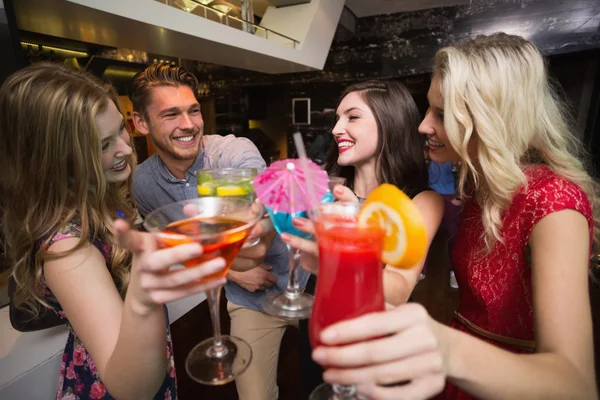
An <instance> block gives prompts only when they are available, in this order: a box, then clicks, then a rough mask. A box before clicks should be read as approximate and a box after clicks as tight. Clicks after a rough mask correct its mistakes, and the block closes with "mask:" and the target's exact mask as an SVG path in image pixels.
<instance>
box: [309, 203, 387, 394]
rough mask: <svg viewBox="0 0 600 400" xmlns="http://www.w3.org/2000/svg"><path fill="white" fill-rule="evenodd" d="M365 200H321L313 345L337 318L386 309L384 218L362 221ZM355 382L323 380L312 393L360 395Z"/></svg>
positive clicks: (337, 320)
mask: <svg viewBox="0 0 600 400" xmlns="http://www.w3.org/2000/svg"><path fill="white" fill-rule="evenodd" d="M359 210H360V204H358V203H332V204H322V205H321V207H320V214H319V217H318V219H316V220H315V228H316V234H317V242H318V245H319V278H318V280H317V290H316V293H315V303H314V305H313V312H312V316H311V319H310V328H309V329H310V332H309V333H310V340H311V344H312V347H313V348H316V347H318V346H319V345H320V342H319V337H320V334H321V331H322V330H323V329H325V328H326V327H328V326H329V325H332V324H334V323H336V322H340V321H344V320H347V319H352V318H356V317H359V316H361V315H364V314H367V313H370V312H375V311H383V310H384V309H385V302H384V295H383V263H382V261H381V253H382V250H383V239H384V231H383V229H382V228H381V227H380V226H379V224H371V225H366V226H360V225H359V224H358V222H357V216H358V212H359ZM355 392H356V389H355V388H354V387H345V386H337V387H336V386H334V387H333V388H332V387H330V386H329V385H324V386H321V387H319V388H317V389H316V390H315V392H313V394H312V395H311V399H329V398H333V397H332V396H331V395H332V394H334V393H335V394H336V395H337V397H336V398H341V399H355V398H357V397H355Z"/></svg>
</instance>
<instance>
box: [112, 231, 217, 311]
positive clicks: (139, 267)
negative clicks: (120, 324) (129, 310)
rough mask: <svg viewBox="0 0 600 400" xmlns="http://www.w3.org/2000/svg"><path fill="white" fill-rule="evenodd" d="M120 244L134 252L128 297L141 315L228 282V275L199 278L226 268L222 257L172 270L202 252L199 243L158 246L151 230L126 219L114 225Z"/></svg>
mask: <svg viewBox="0 0 600 400" xmlns="http://www.w3.org/2000/svg"><path fill="white" fill-rule="evenodd" d="M114 227H115V232H116V238H117V242H118V244H119V246H121V247H123V248H125V249H127V250H129V251H131V252H132V253H133V261H132V267H131V276H130V281H129V287H128V289H127V297H129V298H130V300H131V301H132V303H131V304H132V307H133V308H134V311H135V312H136V313H138V314H141V315H145V314H148V313H149V312H151V311H152V310H154V309H156V308H157V307H158V306H160V305H162V304H165V303H168V302H171V301H174V300H178V299H181V298H184V297H188V296H191V295H193V294H196V293H200V292H204V291H206V290H209V289H213V288H215V287H218V286H220V285H223V284H224V283H225V278H216V279H211V280H210V281H207V282H202V283H199V282H198V280H199V279H202V278H204V277H206V276H209V275H211V274H214V273H217V272H219V271H221V270H223V268H224V267H225V260H223V258H215V259H214V260H210V261H207V262H205V263H203V264H201V265H199V266H197V267H193V268H182V269H177V270H173V271H172V270H170V268H171V267H172V266H173V265H175V264H180V263H182V262H184V261H186V260H189V259H191V258H194V257H198V256H199V255H201V254H202V246H200V245H199V244H195V243H194V244H182V245H179V246H176V247H172V248H167V249H159V248H158V244H157V240H156V238H155V237H154V236H153V235H152V234H150V233H144V232H137V231H133V230H131V229H130V228H129V225H128V224H127V223H126V222H125V221H123V220H117V221H115V224H114Z"/></svg>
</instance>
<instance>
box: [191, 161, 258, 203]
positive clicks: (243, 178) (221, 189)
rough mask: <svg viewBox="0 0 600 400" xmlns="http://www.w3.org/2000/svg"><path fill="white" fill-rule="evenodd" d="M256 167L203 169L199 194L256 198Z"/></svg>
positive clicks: (200, 172)
mask: <svg viewBox="0 0 600 400" xmlns="http://www.w3.org/2000/svg"><path fill="white" fill-rule="evenodd" d="M257 173H258V171H257V170H256V168H221V169H202V170H199V171H198V172H197V173H196V176H197V177H198V196H200V197H205V196H211V197H212V196H217V197H230V196H239V197H246V198H248V199H250V200H254V197H255V196H254V188H253V187H252V180H253V179H254V178H255V177H256V174H257Z"/></svg>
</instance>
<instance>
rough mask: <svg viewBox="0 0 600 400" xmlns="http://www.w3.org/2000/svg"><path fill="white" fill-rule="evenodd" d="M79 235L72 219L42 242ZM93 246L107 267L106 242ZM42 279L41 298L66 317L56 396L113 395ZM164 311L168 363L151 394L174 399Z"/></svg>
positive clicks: (69, 399) (62, 399)
mask: <svg viewBox="0 0 600 400" xmlns="http://www.w3.org/2000/svg"><path fill="white" fill-rule="evenodd" d="M80 236H81V228H80V227H79V225H77V224H76V223H74V222H71V223H69V224H67V226H66V227H65V229H63V230H62V231H61V232H59V233H57V234H56V235H54V237H53V238H52V239H51V240H50V241H49V242H48V243H46V244H45V246H47V247H49V246H50V245H52V243H54V242H57V241H59V240H63V239H67V238H73V237H80ZM94 246H95V247H96V248H98V250H100V252H101V253H102V255H104V258H105V259H106V265H107V267H108V268H110V264H109V262H110V248H109V246H108V245H107V244H106V243H104V242H100V241H96V242H94ZM42 283H43V290H44V299H45V300H46V301H47V302H48V303H49V304H50V305H51V306H52V308H53V309H54V312H55V313H56V314H58V316H60V317H61V318H62V319H64V320H65V322H66V324H67V326H68V327H69V338H68V339H67V345H66V346H65V352H64V354H63V357H62V363H61V366H60V373H59V377H58V392H57V394H56V398H57V400H79V399H81V400H83V399H102V400H109V399H114V397H112V396H111V395H110V393H108V391H107V390H106V387H105V386H104V384H103V383H102V381H101V380H100V375H99V374H98V371H97V370H96V364H95V363H94V360H92V357H91V356H90V354H89V353H88V352H87V350H86V349H85V347H84V346H83V343H81V340H80V339H79V337H78V336H77V333H76V332H75V331H74V330H73V327H72V326H71V325H70V324H69V320H68V319H67V316H66V315H65V313H64V311H63V309H62V307H61V306H60V304H59V303H58V300H57V299H56V297H55V296H54V295H53V294H52V291H51V290H50V288H49V287H48V285H47V284H46V279H45V278H44V277H43V276H42ZM165 314H166V317H167V318H166V321H167V324H166V328H165V329H166V330H167V343H166V346H165V351H166V353H167V357H168V359H169V362H168V364H167V370H166V371H165V380H164V381H163V384H162V386H161V387H160V390H159V391H158V392H157V394H156V396H154V399H156V400H172V399H177V381H176V379H175V361H174V358H173V343H172V342H171V331H170V328H169V316H168V313H167V308H166V307H165Z"/></svg>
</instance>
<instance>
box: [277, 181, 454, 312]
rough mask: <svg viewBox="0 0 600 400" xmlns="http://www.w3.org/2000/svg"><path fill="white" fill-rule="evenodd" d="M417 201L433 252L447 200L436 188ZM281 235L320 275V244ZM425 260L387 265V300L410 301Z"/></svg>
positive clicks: (307, 226) (303, 222)
mask: <svg viewBox="0 0 600 400" xmlns="http://www.w3.org/2000/svg"><path fill="white" fill-rule="evenodd" d="M413 203H414V204H415V205H416V206H417V208H419V211H421V214H422V215H423V220H424V223H425V229H426V231H427V251H429V246H430V245H431V242H432V240H433V238H434V237H435V234H436V232H437V230H438V228H439V226H440V223H441V221H442V217H443V216H444V200H443V198H442V196H440V195H439V194H437V193H435V192H433V191H426V192H421V193H420V194H418V195H417V196H416V197H415V198H414V199H413ZM293 223H294V226H295V227H296V228H297V229H299V230H301V231H303V232H307V233H310V234H311V235H314V233H315V230H314V225H313V224H312V222H311V221H309V220H307V219H304V218H294V220H293ZM281 238H282V239H283V241H284V242H286V243H288V244H290V245H291V246H292V247H294V248H296V249H300V250H301V251H302V255H301V259H300V265H302V268H304V269H306V270H308V271H310V272H311V273H313V274H315V275H317V273H318V253H319V249H318V247H317V244H316V243H315V242H314V241H312V240H307V239H302V238H300V237H297V236H293V235H289V234H283V235H281ZM424 263H425V259H423V260H422V261H421V262H419V264H418V265H416V266H415V267H413V268H410V269H399V268H394V267H391V266H389V265H388V266H386V267H385V270H384V275H383V288H384V294H385V301H386V303H388V304H392V305H398V304H402V303H405V302H406V301H407V300H408V298H409V297H410V294H411V293H412V291H413V289H414V287H415V285H416V284H417V280H418V278H419V273H420V272H421V270H422V269H423V264H424Z"/></svg>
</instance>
